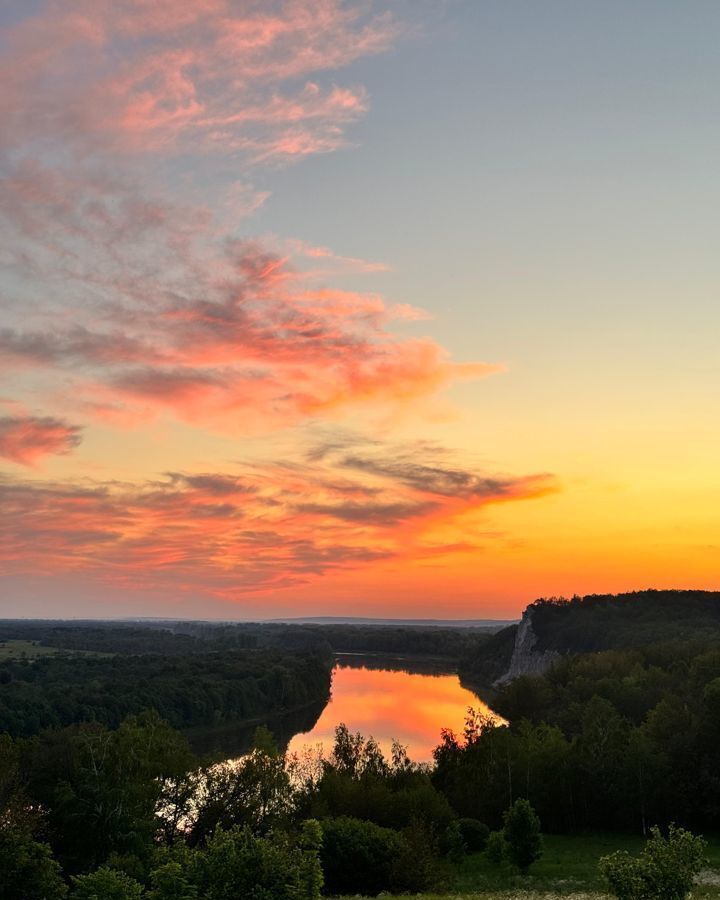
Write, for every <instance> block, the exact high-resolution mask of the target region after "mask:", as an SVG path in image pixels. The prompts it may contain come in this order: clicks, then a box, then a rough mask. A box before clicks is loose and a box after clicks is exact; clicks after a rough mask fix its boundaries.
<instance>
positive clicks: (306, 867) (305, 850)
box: [190, 828, 319, 900]
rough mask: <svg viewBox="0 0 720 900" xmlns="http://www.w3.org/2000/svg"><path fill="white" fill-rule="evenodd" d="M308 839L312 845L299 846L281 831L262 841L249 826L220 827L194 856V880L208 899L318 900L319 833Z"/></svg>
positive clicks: (206, 899)
mask: <svg viewBox="0 0 720 900" xmlns="http://www.w3.org/2000/svg"><path fill="white" fill-rule="evenodd" d="M303 837H304V839H308V838H309V839H310V846H297V845H293V844H292V843H291V841H290V839H289V838H288V837H287V836H286V835H284V834H280V833H279V834H270V835H267V836H266V837H257V836H256V835H254V834H253V833H252V831H251V830H250V829H249V828H232V829H230V830H229V831H223V830H222V829H218V830H217V831H216V832H215V834H213V835H212V837H211V838H210V839H209V840H208V842H207V846H206V848H205V849H204V850H202V851H200V850H196V851H195V852H194V853H193V854H192V856H191V857H190V860H191V863H190V872H191V875H192V881H193V883H194V884H195V885H197V887H198V893H199V895H200V896H201V897H202V898H203V900H228V898H235V897H238V898H239V897H243V898H248V900H317V898H318V896H319V884H318V877H317V876H318V873H317V869H316V866H315V865H314V863H315V861H316V860H317V857H318V849H317V846H316V845H315V841H314V839H313V838H314V837H316V832H315V835H310V834H308V833H306V834H304V835H303Z"/></svg>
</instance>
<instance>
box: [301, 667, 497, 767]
mask: <svg viewBox="0 0 720 900" xmlns="http://www.w3.org/2000/svg"><path fill="white" fill-rule="evenodd" d="M469 706H472V707H474V708H475V709H477V710H479V711H481V712H484V713H485V714H486V715H489V716H493V712H492V710H491V709H490V708H489V707H488V706H487V705H486V704H485V703H484V702H483V701H482V700H480V699H479V697H477V696H476V695H475V694H473V693H472V692H471V691H469V690H468V689H467V688H464V687H463V686H462V685H461V684H460V681H459V679H458V676H457V674H455V673H451V672H448V671H447V669H446V668H445V669H443V667H442V665H441V664H438V663H432V662H429V663H428V662H423V663H420V664H418V663H416V662H415V661H411V660H403V659H398V658H396V659H392V660H390V659H387V658H377V657H362V656H351V655H343V656H341V657H338V664H337V666H336V668H335V670H334V671H333V680H332V696H331V698H330V702H329V703H328V704H327V706H326V707H325V708H324V710H323V711H322V714H321V715H320V718H319V719H318V720H317V722H316V723H315V725H314V727H312V728H310V729H308V730H307V731H304V732H302V733H300V734H296V735H295V736H294V737H293V738H292V740H291V741H290V744H289V747H288V749H289V750H290V752H298V753H299V752H301V751H302V748H303V747H308V746H309V747H315V746H317V745H318V744H322V745H323V746H324V748H325V749H326V750H329V749H330V748H331V747H332V743H333V734H334V730H335V726H336V725H337V724H338V723H339V722H344V723H345V724H346V725H347V726H348V728H349V729H350V730H351V731H359V732H361V734H363V735H364V736H365V737H370V736H371V735H372V737H374V738H375V740H376V741H377V742H378V744H379V745H380V747H381V748H382V750H383V752H384V753H385V754H386V755H389V752H390V746H391V743H392V740H393V739H394V738H395V739H397V740H399V741H400V743H401V744H403V745H405V746H406V747H407V750H408V755H409V756H410V758H411V759H412V760H414V761H415V762H430V761H431V760H432V751H433V748H434V747H436V746H437V744H438V743H439V741H440V730H441V729H442V728H450V729H452V730H453V731H455V732H461V731H462V728H463V725H464V722H465V716H466V714H467V709H468V707H469Z"/></svg>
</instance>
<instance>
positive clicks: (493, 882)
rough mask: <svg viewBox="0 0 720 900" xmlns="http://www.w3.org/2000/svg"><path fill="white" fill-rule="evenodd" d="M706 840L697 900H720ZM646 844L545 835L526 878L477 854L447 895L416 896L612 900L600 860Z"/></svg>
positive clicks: (430, 899) (450, 874)
mask: <svg viewBox="0 0 720 900" xmlns="http://www.w3.org/2000/svg"><path fill="white" fill-rule="evenodd" d="M705 838H706V840H707V841H708V851H707V858H708V869H707V870H706V871H705V872H703V873H702V875H701V877H700V883H699V884H698V885H697V886H696V888H695V890H694V891H693V897H695V898H709V900H720V836H713V837H709V836H708V835H705ZM643 845H644V839H643V838H642V837H641V836H639V835H638V836H633V835H619V834H589V835H545V837H544V851H543V855H542V857H541V859H539V860H538V862H536V863H535V864H534V865H533V867H532V868H531V870H530V874H529V875H527V876H525V877H523V876H521V875H518V874H517V872H516V871H515V870H514V869H513V868H512V867H511V866H510V865H503V866H495V865H493V864H492V863H490V862H489V861H488V860H487V859H486V857H485V854H484V853H473V854H470V855H468V856H467V857H465V859H464V860H463V861H462V862H461V863H458V864H456V865H454V866H453V867H452V868H450V867H448V871H447V883H448V889H447V890H446V892H445V893H440V894H437V893H436V894H419V895H417V896H418V897H421V898H422V900H471V898H474V900H478V898H482V900H514V898H520V900H558V898H562V900H608V895H607V894H605V893H604V886H603V884H602V882H601V880H600V877H599V875H598V870H597V864H598V860H599V859H600V857H601V856H606V855H607V854H608V853H612V852H613V851H615V850H627V851H628V852H629V853H633V854H635V853H639V852H640V850H641V849H642V847H643ZM383 896H384V897H388V895H383ZM406 896H407V895H406ZM355 900H357V898H355Z"/></svg>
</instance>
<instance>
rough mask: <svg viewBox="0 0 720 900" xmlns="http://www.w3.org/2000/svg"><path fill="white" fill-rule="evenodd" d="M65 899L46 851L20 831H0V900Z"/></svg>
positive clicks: (58, 875)
mask: <svg viewBox="0 0 720 900" xmlns="http://www.w3.org/2000/svg"><path fill="white" fill-rule="evenodd" d="M66 895H67V888H66V887H65V883H64V881H63V879H62V874H61V869H60V866H59V865H58V863H57V862H56V861H55V860H54V859H53V857H52V852H51V850H50V847H48V845H47V844H41V843H39V842H38V841H35V840H33V837H32V835H31V834H30V833H29V832H27V831H25V830H24V829H22V828H13V827H9V826H6V827H3V828H0V900H62V898H63V897H65V896H66Z"/></svg>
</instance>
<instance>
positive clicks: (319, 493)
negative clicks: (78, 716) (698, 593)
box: [0, 0, 720, 619]
mask: <svg viewBox="0 0 720 900" xmlns="http://www.w3.org/2000/svg"><path fill="white" fill-rule="evenodd" d="M0 29H1V34H0V84H2V90H1V91H0V260H1V267H0V304H1V318H0V366H1V367H2V383H1V384H0V510H1V512H2V515H1V516H0V575H1V577H0V615H3V616H47V617H63V616H88V615H92V616H99V617H104V616H108V617H109V616H113V617H114V616H170V617H199V618H222V619H235V618H237V619H243V618H259V617H260V618H266V617H272V616H288V615H297V616H300V615H323V614H329V615H371V616H382V615H387V616H394V617H397V616H410V617H412V616H417V617H423V618H427V617H436V618H451V617H455V616H457V617H463V618H469V617H478V618H483V617H501V618H510V617H515V616H516V615H518V614H519V612H520V611H521V610H522V608H523V607H524V606H525V605H526V604H527V603H528V602H529V601H531V600H533V599H534V598H536V597H539V596H548V595H559V594H564V595H570V594H573V593H589V592H596V591H603V592H605V591H618V590H631V589H639V588H646V587H656V588H661V587H683V588H693V587H697V588H701V587H702V588H716V589H720V479H719V478H718V460H719V458H720V403H719V402H718V398H719V397H720V365H719V363H718V358H719V357H718V343H719V341H720V302H718V287H719V283H720V280H719V276H720V252H718V240H719V225H720V179H718V177H717V168H718V159H719V158H720V91H719V90H718V85H720V52H718V35H720V5H718V4H717V3H716V2H710V0H692V2H690V3H687V4H677V3H671V2H665V0H652V2H650V0H635V2H633V3H627V2H624V0H623V2H621V0H603V2H595V3H590V2H577V0H545V2H542V3H538V2H537V0H523V2H520V0H404V2H403V0H397V2H389V0H384V2H383V0H378V2H371V0H347V2H341V0H312V2H311V0H285V2H282V0H278V2H274V0H254V2H253V0H192V2H190V0H5V2H3V3H2V4H1V5H0Z"/></svg>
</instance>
